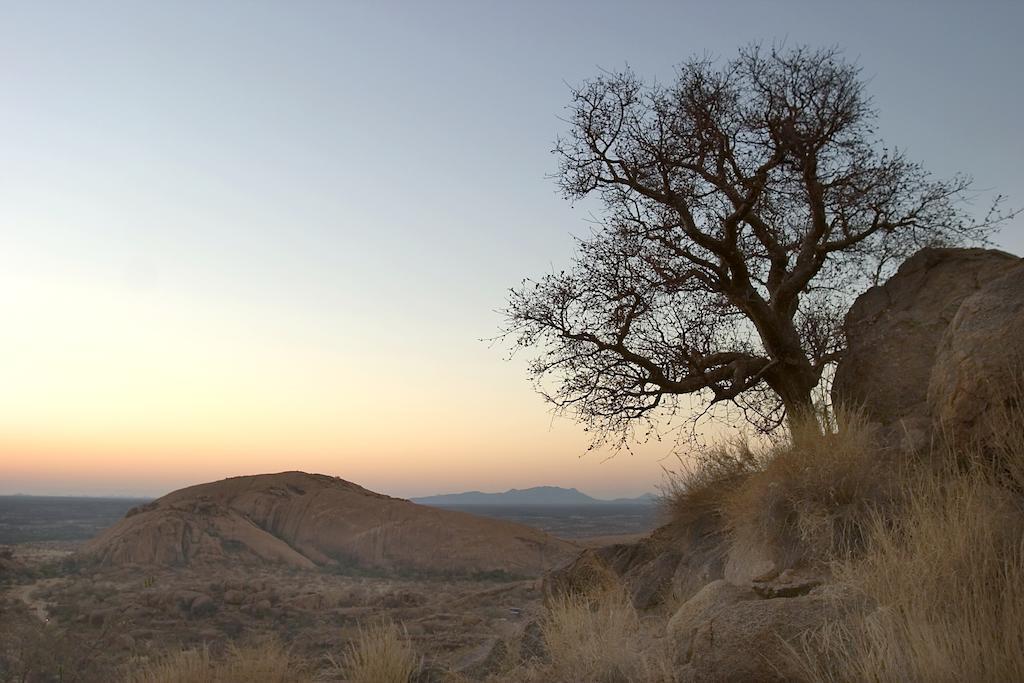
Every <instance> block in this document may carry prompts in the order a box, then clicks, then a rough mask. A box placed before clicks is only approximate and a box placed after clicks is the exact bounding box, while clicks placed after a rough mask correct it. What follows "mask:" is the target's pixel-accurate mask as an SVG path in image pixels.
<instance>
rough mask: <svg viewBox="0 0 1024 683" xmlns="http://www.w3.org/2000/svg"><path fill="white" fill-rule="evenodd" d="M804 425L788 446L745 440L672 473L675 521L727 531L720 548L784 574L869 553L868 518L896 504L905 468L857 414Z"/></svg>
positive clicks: (702, 454)
mask: <svg viewBox="0 0 1024 683" xmlns="http://www.w3.org/2000/svg"><path fill="white" fill-rule="evenodd" d="M824 424H825V425H826V426H825V428H824V429H823V428H822V426H821V425H822V422H819V421H817V420H815V419H809V420H808V421H807V422H806V423H801V424H798V425H797V426H796V427H795V428H794V430H793V431H794V432H795V433H791V434H790V435H789V438H787V439H785V440H776V441H762V442H754V441H752V440H750V439H749V438H746V437H738V438H735V439H732V440H729V441H726V442H723V443H719V444H716V445H714V446H711V447H709V448H706V449H704V450H702V451H700V452H698V453H696V454H695V455H694V457H693V458H692V460H691V461H689V462H688V463H686V464H685V465H684V466H683V467H681V468H680V469H679V470H676V471H673V472H669V473H668V474H669V477H668V485H667V487H666V499H667V501H668V506H669V512H670V515H671V518H672V520H673V521H674V522H675V523H676V524H679V525H687V524H693V523H695V522H699V523H703V524H705V525H708V524H710V525H711V526H712V527H714V528H719V529H720V530H721V535H722V536H723V541H722V542H723V543H725V544H728V545H730V546H733V547H736V546H744V547H750V548H757V549H760V550H761V551H762V552H763V553H764V554H767V555H769V556H772V557H773V559H774V560H775V561H776V563H777V564H778V565H779V566H780V567H786V566H794V565H798V564H801V563H817V564H824V563H825V562H828V561H829V560H830V559H831V558H833V557H834V556H836V554H838V553H846V552H852V551H854V550H856V549H857V548H859V547H861V546H862V545H863V536H864V530H863V524H864V522H865V521H866V519H867V518H868V513H869V511H870V510H874V509H877V508H878V507H880V506H882V505H884V504H885V503H886V501H888V500H889V498H890V496H891V488H892V487H891V485H890V482H891V481H892V478H893V476H894V474H893V472H894V470H895V469H897V468H899V467H901V466H902V465H903V463H902V462H901V461H900V460H899V459H898V458H896V457H894V456H893V455H892V454H891V453H885V452H882V451H881V450H880V449H879V448H878V447H877V445H876V443H875V441H874V439H873V432H872V429H871V428H870V426H869V425H868V423H867V421H866V420H865V419H864V418H863V417H862V416H861V415H860V414H859V413H840V414H838V415H836V416H835V417H834V418H833V419H831V420H828V421H824Z"/></svg>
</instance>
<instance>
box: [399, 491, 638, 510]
mask: <svg viewBox="0 0 1024 683" xmlns="http://www.w3.org/2000/svg"><path fill="white" fill-rule="evenodd" d="M412 501H413V502H414V503H419V504H420V505H440V506H445V505H608V504H616V505H653V504H654V503H655V502H657V496H655V495H654V494H653V493H645V494H644V495H642V496H639V497H637V498H616V499H614V500H602V499H600V498H593V497H591V496H588V495H587V494H585V493H583V492H581V491H579V490H577V489H566V488H562V487H561V486H534V487H532V488H528V489H509V490H508V491H505V492H503V493H484V492H483V491H466V492H465V493H447V494H442V495H439V496H426V497H424V498H413V499H412Z"/></svg>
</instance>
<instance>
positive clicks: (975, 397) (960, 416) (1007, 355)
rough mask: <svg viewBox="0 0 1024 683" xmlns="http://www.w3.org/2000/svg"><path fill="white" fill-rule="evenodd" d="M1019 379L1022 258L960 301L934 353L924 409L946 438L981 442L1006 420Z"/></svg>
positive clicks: (1023, 333)
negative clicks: (994, 421) (1000, 422)
mask: <svg viewBox="0 0 1024 683" xmlns="http://www.w3.org/2000/svg"><path fill="white" fill-rule="evenodd" d="M1022 379H1024V260H1018V265H1017V266H1016V267H1015V268H1012V269H1011V270H1010V271H1009V272H1007V273H1006V274H1005V275H1003V276H1001V277H999V278H996V279H994V280H991V281H989V282H988V283H987V284H985V285H984V286H983V287H982V288H981V289H979V290H978V291H977V292H976V293H974V294H972V295H971V296H969V297H967V298H966V299H964V300H963V303H962V304H961V305H960V308H959V309H958V310H957V313H956V316H955V317H954V318H953V321H952V322H951V323H950V325H949V327H948V329H947V330H946V333H945V335H943V337H942V340H941V341H940V343H939V347H938V350H937V353H936V355H935V365H934V368H933V369H932V374H931V378H930V381H929V385H928V406H929V409H930V411H931V414H932V417H933V419H934V420H935V422H936V424H937V426H938V427H939V429H941V430H942V431H943V432H944V433H945V434H947V435H949V436H952V437H954V438H956V439H963V440H981V441H985V440H986V439H987V438H988V437H989V436H990V435H991V433H990V430H992V429H993V427H994V428H995V429H996V431H998V430H999V426H998V425H992V424H989V422H988V421H989V420H992V419H994V420H999V419H1000V418H1001V417H1005V415H1004V414H1003V411H1004V410H1005V409H1006V408H1010V409H1013V407H1014V402H1015V401H1019V400H1020V399H1021V392H1022V391H1024V383H1022ZM1018 409H1019V408H1018ZM986 416H988V418H986ZM987 432H989V433H987Z"/></svg>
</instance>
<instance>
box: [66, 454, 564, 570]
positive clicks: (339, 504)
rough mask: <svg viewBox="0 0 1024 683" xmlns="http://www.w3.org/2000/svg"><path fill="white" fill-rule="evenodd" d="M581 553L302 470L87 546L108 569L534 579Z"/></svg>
mask: <svg viewBox="0 0 1024 683" xmlns="http://www.w3.org/2000/svg"><path fill="white" fill-rule="evenodd" d="M574 549H575V546H574V545H573V544H572V543H570V542H567V541H563V540H560V539H557V538H555V537H553V536H549V535H547V534H545V533H543V532H541V531H538V530H537V529H533V528H531V527H527V526H523V525H519V524H514V523H512V522H506V521H501V520H495V519H488V518H483V517H476V516H473V515H469V514H465V513H461V512H455V511H450V510H442V509H438V508H431V507H426V506H422V505H417V504H415V503H411V502H409V501H407V500H401V499H398V498H391V497H388V496H384V495H381V494H378V493H374V492H372V491H368V490H367V489H364V488H362V487H361V486H358V485H356V484H352V483H350V482H347V481H344V480H342V479H338V478H336V477H329V476H325V475H316V474H306V473H303V472H283V473H281V474H267V475H255V476H247V477H234V478H231V479H225V480H223V481H218V482H213V483H209V484H200V485H198V486H191V487H188V488H185V489H181V490H179V491H175V492H173V493H170V494H168V495H166V496H164V497H162V498H160V499H158V500H155V501H153V502H152V503H148V504H146V505H143V506H140V507H138V508H134V509H133V510H131V511H129V512H128V514H127V515H126V516H125V518H124V519H123V520H122V521H121V522H119V523H118V524H116V525H114V526H113V527H111V528H110V529H108V530H107V531H105V532H104V533H102V534H101V535H100V536H98V537H97V538H95V539H94V540H92V541H90V542H89V543H87V544H86V545H85V546H84V547H83V549H82V551H81V556H82V557H83V558H84V559H87V560H93V561H96V562H99V563H100V564H102V565H107V566H111V565H162V566H198V565H203V564H217V563H223V562H226V561H230V562H232V563H237V562H249V563H266V562H269V563H275V564H282V565H287V566H290V567H295V568H301V569H312V568H314V567H326V568H354V569H363V570H365V569H375V570H414V571H420V572H438V573H445V572H447V573H460V574H471V573H479V572H505V573H507V574H509V575H513V576H536V575H538V574H540V573H541V572H543V571H544V570H546V569H550V568H552V567H554V566H556V565H558V564H560V563H562V562H564V561H565V560H566V559H567V558H569V557H570V555H571V554H572V552H573V551H574Z"/></svg>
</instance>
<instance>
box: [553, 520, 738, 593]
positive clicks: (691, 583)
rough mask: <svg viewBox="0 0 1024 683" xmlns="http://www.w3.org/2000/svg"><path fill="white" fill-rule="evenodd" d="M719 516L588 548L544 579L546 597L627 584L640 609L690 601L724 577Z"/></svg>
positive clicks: (611, 588) (723, 548) (625, 587)
mask: <svg viewBox="0 0 1024 683" xmlns="http://www.w3.org/2000/svg"><path fill="white" fill-rule="evenodd" d="M716 521H717V520H709V519H704V518H701V519H695V520H690V521H688V522H687V523H684V524H678V523H677V524H670V525H667V526H664V527H661V528H660V529H657V530H656V531H654V532H653V533H652V534H651V535H650V536H647V537H645V538H643V539H641V540H639V541H637V542H636V543H623V544H616V545H608V546H604V547H600V548H588V549H587V550H585V551H583V552H582V553H580V555H579V556H577V557H576V559H575V560H573V561H572V562H570V563H569V564H567V565H565V566H563V567H560V568H558V569H556V570H553V571H551V572H550V573H548V574H547V575H546V576H545V577H544V584H543V590H544V595H545V599H549V598H550V597H552V596H554V595H559V594H564V593H581V594H585V595H599V594H601V593H605V592H608V591H610V590H615V589H618V588H620V587H621V588H624V589H625V591H626V592H627V594H628V595H629V597H630V599H631V601H632V602H633V605H634V606H635V607H636V608H637V609H650V608H652V607H656V606H658V605H661V604H664V603H665V602H666V601H667V600H668V599H669V598H671V599H673V600H677V601H678V600H685V599H686V598H688V597H689V596H691V595H693V594H694V593H696V592H697V591H699V590H700V589H701V588H702V587H703V586H704V585H705V584H707V583H709V582H711V581H714V580H716V579H720V578H722V576H723V572H724V566H725V554H724V553H725V544H724V543H723V536H722V530H721V529H720V528H718V527H717V525H716Z"/></svg>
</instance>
